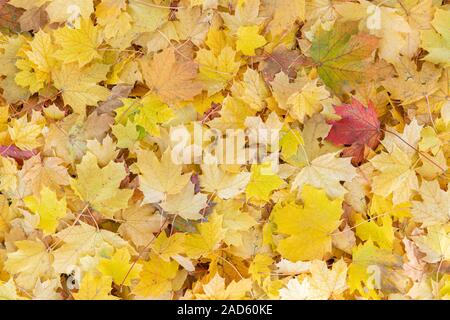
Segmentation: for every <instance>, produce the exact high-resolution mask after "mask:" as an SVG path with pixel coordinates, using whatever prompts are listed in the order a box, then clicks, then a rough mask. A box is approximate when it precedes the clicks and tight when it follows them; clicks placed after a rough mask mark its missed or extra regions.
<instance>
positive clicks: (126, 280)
mask: <svg viewBox="0 0 450 320" xmlns="http://www.w3.org/2000/svg"><path fill="white" fill-rule="evenodd" d="M130 258H131V255H130V253H129V251H128V249H127V248H120V249H117V250H116V252H114V254H113V255H112V256H111V258H109V259H105V258H102V259H100V262H99V264H98V266H97V269H98V271H100V272H101V273H102V275H103V276H106V277H111V278H112V280H113V281H114V282H115V283H116V284H120V285H122V284H124V285H126V286H128V285H130V284H131V281H132V280H133V279H136V278H139V272H140V270H141V267H142V266H141V265H138V264H136V265H132V264H131V263H130Z"/></svg>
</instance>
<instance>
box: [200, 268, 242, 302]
mask: <svg viewBox="0 0 450 320" xmlns="http://www.w3.org/2000/svg"><path fill="white" fill-rule="evenodd" d="M250 290H251V280H250V279H242V280H240V281H238V282H235V281H232V282H231V283H230V284H228V286H226V285H225V279H224V278H222V277H221V276H220V275H219V274H217V273H216V274H215V275H214V277H213V278H211V280H210V281H209V282H208V283H206V284H203V286H202V293H195V298H196V299H199V300H224V299H231V300H235V299H244V298H245V296H246V294H247V292H249V291H250Z"/></svg>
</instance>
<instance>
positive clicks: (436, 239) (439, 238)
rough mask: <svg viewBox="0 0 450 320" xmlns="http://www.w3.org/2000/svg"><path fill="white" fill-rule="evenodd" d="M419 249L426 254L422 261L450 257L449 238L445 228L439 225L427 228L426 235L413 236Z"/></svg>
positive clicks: (444, 259) (434, 260) (432, 261)
mask: <svg viewBox="0 0 450 320" xmlns="http://www.w3.org/2000/svg"><path fill="white" fill-rule="evenodd" d="M413 240H414V242H415V243H416V245H417V246H418V247H419V250H420V251H422V252H423V253H425V254H426V256H425V257H424V258H423V260H424V261H426V262H429V263H436V262H440V261H447V260H449V259H450V238H449V233H448V230H447V228H445V227H444V226H440V225H435V226H430V227H428V228H427V235H425V236H415V237H413Z"/></svg>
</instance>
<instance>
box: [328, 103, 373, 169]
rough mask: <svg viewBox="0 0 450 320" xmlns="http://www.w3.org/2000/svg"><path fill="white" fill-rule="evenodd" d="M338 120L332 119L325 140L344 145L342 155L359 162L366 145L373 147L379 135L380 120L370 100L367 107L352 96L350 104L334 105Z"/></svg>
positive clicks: (364, 154)
mask: <svg viewBox="0 0 450 320" xmlns="http://www.w3.org/2000/svg"><path fill="white" fill-rule="evenodd" d="M334 110H335V111H336V114H337V115H339V116H340V117H341V119H340V120H336V121H333V122H332V123H331V124H332V127H331V129H330V132H329V133H328V136H327V138H326V139H327V140H328V141H331V142H333V143H334V144H336V145H345V146H347V148H346V149H345V150H344V152H343V155H344V156H346V157H349V156H351V157H352V162H353V163H354V164H358V163H361V161H363V160H364V159H365V157H366V152H365V150H366V146H367V147H369V148H371V149H375V148H376V147H377V146H378V144H379V139H380V137H381V130H380V121H379V120H378V117H377V114H376V112H375V109H374V106H373V104H372V102H369V104H368V106H367V108H366V107H364V105H363V104H362V103H361V102H359V101H358V100H356V99H355V98H352V102H351V104H344V105H340V106H335V107H334Z"/></svg>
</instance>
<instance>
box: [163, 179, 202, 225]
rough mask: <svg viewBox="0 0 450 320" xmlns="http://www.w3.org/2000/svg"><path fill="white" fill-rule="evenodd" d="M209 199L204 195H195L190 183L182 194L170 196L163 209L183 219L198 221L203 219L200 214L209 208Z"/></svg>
mask: <svg viewBox="0 0 450 320" xmlns="http://www.w3.org/2000/svg"><path fill="white" fill-rule="evenodd" d="M207 199H208V197H207V196H206V195H205V194H202V193H197V194H195V193H194V185H193V184H192V183H188V184H187V185H186V187H184V189H183V190H181V191H180V193H178V194H175V195H168V196H167V198H166V199H165V201H164V202H163V203H161V208H163V209H164V210H165V211H167V212H168V213H170V214H176V215H179V216H180V217H182V218H183V219H186V220H188V219H191V220H198V219H201V218H203V216H202V215H201V214H200V213H199V212H200V210H201V209H203V208H205V207H206V206H207Z"/></svg>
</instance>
